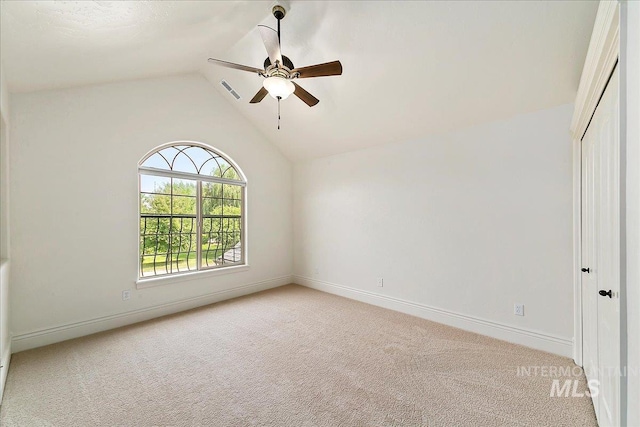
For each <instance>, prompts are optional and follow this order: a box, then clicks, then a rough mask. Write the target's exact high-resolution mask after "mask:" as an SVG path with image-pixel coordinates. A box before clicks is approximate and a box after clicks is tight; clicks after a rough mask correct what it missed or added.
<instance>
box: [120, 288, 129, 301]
mask: <svg viewBox="0 0 640 427" xmlns="http://www.w3.org/2000/svg"><path fill="white" fill-rule="evenodd" d="M130 298H131V291H130V290H129V289H125V290H124V291H122V301H126V300H128V299H130Z"/></svg>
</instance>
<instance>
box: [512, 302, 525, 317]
mask: <svg viewBox="0 0 640 427" xmlns="http://www.w3.org/2000/svg"><path fill="white" fill-rule="evenodd" d="M513 314H515V315H516V316H524V304H514V306H513Z"/></svg>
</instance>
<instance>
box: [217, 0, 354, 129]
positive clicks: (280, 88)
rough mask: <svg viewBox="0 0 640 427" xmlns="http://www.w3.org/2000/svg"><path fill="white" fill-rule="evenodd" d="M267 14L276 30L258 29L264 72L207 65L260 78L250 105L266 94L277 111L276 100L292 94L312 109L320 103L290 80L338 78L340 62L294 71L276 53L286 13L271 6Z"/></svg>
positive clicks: (259, 27)
mask: <svg viewBox="0 0 640 427" xmlns="http://www.w3.org/2000/svg"><path fill="white" fill-rule="evenodd" d="M271 12H272V13H273V16H274V17H275V18H276V19H277V20H278V30H277V31H276V30H274V29H273V28H270V27H267V26H265V25H258V29H259V30H260V35H261V36H262V41H263V42H264V47H265V48H266V49H267V54H268V55H269V56H268V58H267V59H265V61H264V69H262V68H255V67H248V66H246V65H240V64H234V63H233V62H227V61H221V60H219V59H214V58H209V62H210V63H212V64H217V65H220V66H223V67H227V68H233V69H236V70H242V71H249V72H251V73H256V74H258V75H259V76H262V77H264V78H265V79H264V81H263V82H262V88H261V89H260V90H259V91H258V93H256V95H255V96H254V97H253V98H252V99H251V101H249V102H250V103H251V104H256V103H258V102H260V101H262V100H263V99H264V97H265V96H267V93H268V94H269V95H271V96H272V97H273V98H275V99H277V100H278V107H279V103H280V100H281V99H286V98H288V97H289V95H291V94H292V93H293V94H294V95H295V96H297V97H298V98H300V99H301V100H302V101H303V102H304V103H305V104H307V105H308V106H309V107H313V106H314V105H316V104H317V103H318V102H320V101H319V100H318V98H316V97H315V96H313V95H311V94H310V93H309V92H307V91H306V90H304V89H303V88H302V87H300V86H299V85H298V84H296V83H295V82H294V81H293V80H294V79H305V78H310V77H323V76H338V75H340V74H342V64H341V63H340V61H333V62H327V63H324V64H318V65H310V66H308V67H301V68H296V67H294V65H293V62H291V60H290V59H289V58H287V57H286V56H284V55H282V53H281V52H280V21H281V20H282V18H284V16H285V14H286V11H285V9H284V7H282V6H280V5H275V6H273V9H272V10H271ZM278 115H279V114H278ZM278 118H279V117H278ZM278 128H279V126H278Z"/></svg>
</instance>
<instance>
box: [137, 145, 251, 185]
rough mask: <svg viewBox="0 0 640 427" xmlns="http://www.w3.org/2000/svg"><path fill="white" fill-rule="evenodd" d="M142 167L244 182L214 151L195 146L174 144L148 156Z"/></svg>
mask: <svg viewBox="0 0 640 427" xmlns="http://www.w3.org/2000/svg"><path fill="white" fill-rule="evenodd" d="M140 166H142V167H149V168H154V169H162V170H168V171H174V172H184V173H190V174H195V175H205V176H215V177H218V178H225V179H230V180H234V181H241V182H244V179H243V177H242V174H240V171H238V170H237V169H236V168H235V167H234V166H233V165H232V163H231V162H230V161H229V160H227V159H226V158H224V157H223V156H222V155H221V154H220V153H217V152H215V151H214V150H212V149H210V148H207V147H203V146H201V145H196V144H184V143H182V144H174V145H169V146H165V147H163V148H161V149H159V150H156V151H155V152H153V153H151V154H149V155H148V156H147V157H146V158H145V159H144V160H143V161H142V163H141V164H140Z"/></svg>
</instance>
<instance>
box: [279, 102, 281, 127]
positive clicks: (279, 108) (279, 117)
mask: <svg viewBox="0 0 640 427" xmlns="http://www.w3.org/2000/svg"><path fill="white" fill-rule="evenodd" d="M280 99H281V98H280V97H278V130H280Z"/></svg>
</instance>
